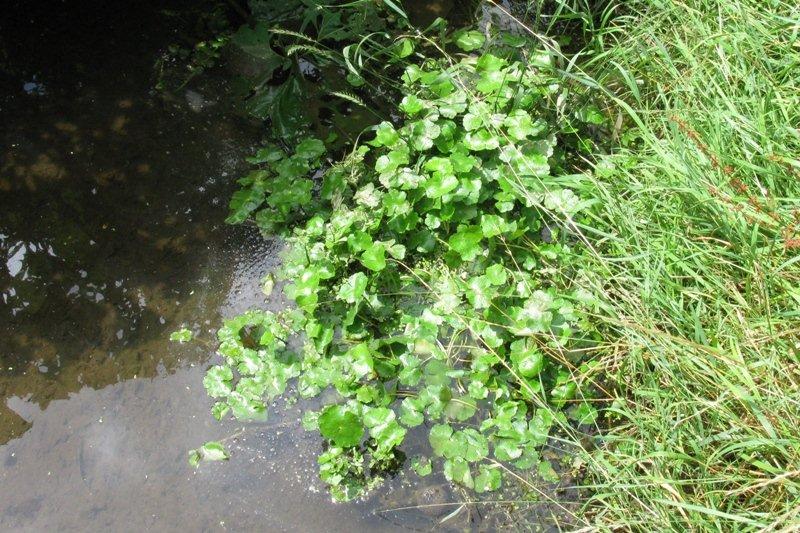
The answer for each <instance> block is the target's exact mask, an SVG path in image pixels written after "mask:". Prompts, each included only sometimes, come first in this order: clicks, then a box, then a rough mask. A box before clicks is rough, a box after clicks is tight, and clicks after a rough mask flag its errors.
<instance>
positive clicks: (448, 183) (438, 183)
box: [425, 172, 458, 198]
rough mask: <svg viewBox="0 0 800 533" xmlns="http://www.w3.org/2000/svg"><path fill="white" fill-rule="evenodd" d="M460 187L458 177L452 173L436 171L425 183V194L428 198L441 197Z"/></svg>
mask: <svg viewBox="0 0 800 533" xmlns="http://www.w3.org/2000/svg"><path fill="white" fill-rule="evenodd" d="M456 187H458V178H456V177H455V176H454V175H452V174H442V173H441V172H434V173H433V176H431V178H430V179H429V180H428V181H427V182H426V183H425V196H427V197H428V198H441V197H442V196H444V195H445V194H447V193H449V192H451V191H453V190H454V189H455V188H456Z"/></svg>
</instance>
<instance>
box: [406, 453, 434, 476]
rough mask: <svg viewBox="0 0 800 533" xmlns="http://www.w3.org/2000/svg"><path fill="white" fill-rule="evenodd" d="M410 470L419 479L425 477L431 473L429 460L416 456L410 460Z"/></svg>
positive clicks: (431, 468)
mask: <svg viewBox="0 0 800 533" xmlns="http://www.w3.org/2000/svg"><path fill="white" fill-rule="evenodd" d="M411 468H412V469H413V470H414V472H416V473H417V475H418V476H420V477H425V476H427V475H429V474H430V473H431V472H432V471H433V465H432V464H431V460H430V459H428V458H427V457H422V456H421V455H417V456H415V457H414V458H413V459H411Z"/></svg>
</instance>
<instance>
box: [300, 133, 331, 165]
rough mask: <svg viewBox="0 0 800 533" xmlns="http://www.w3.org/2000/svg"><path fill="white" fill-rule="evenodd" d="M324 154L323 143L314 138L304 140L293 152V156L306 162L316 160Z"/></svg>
mask: <svg viewBox="0 0 800 533" xmlns="http://www.w3.org/2000/svg"><path fill="white" fill-rule="evenodd" d="M324 153H325V143H323V142H322V141H320V140H319V139H314V138H310V139H306V140H304V141H303V142H301V143H300V144H298V145H297V149H296V150H295V155H297V156H298V157H302V158H303V159H306V160H308V161H312V160H314V159H317V158H319V157H320V156H321V155H322V154H324Z"/></svg>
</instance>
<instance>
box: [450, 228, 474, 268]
mask: <svg viewBox="0 0 800 533" xmlns="http://www.w3.org/2000/svg"><path fill="white" fill-rule="evenodd" d="M482 239H483V231H481V228H480V226H460V227H459V228H458V231H457V232H456V233H455V235H453V236H452V237H450V240H449V241H448V244H449V245H450V248H452V249H453V250H455V251H456V252H458V254H459V255H460V256H461V259H463V260H464V261H472V260H473V259H475V258H476V257H478V255H479V254H480V253H481V251H482V250H481V247H480V243H481V240H482Z"/></svg>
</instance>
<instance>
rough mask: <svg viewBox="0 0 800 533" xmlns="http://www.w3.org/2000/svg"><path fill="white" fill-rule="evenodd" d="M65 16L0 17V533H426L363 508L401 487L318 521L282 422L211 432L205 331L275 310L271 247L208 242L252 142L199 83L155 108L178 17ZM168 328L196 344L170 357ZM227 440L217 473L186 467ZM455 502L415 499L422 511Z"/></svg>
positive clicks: (252, 239)
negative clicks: (190, 456) (269, 288)
mask: <svg viewBox="0 0 800 533" xmlns="http://www.w3.org/2000/svg"><path fill="white" fill-rule="evenodd" d="M43 4H44V3H43ZM67 4H71V5H69V6H66V7H64V6H62V7H60V8H59V9H58V10H54V11H47V10H46V9H45V7H40V8H39V9H40V10H41V11H40V12H37V7H36V6H31V5H30V4H29V3H27V2H18V3H15V2H12V3H11V7H10V8H9V9H8V10H7V11H6V12H5V13H4V15H3V19H1V20H0V25H1V26H2V27H0V35H2V36H3V39H4V42H3V49H4V51H5V53H4V54H3V55H0V124H1V126H0V530H3V531H46V530H63V531H140V530H154V531H185V530H189V531H216V530H235V531H256V530H258V531H263V530H270V531H273V530H278V531H283V530H286V531H354V530H364V529H371V530H407V529H409V528H418V527H422V528H427V527H430V526H431V524H435V518H431V517H428V516H427V515H426V514H425V513H423V512H421V511H417V510H413V511H410V512H400V513H397V512H396V513H388V514H387V513H380V512H376V510H378V511H379V510H381V509H383V508H386V507H397V506H399V505H398V504H397V498H404V499H405V500H404V501H406V502H408V501H409V500H410V499H413V498H415V497H413V496H412V495H411V493H409V491H412V489H413V488H410V487H409V485H408V484H407V483H405V482H403V481H402V480H395V481H394V482H393V483H390V486H389V488H388V489H385V490H384V491H383V492H382V493H381V494H379V495H377V496H375V497H374V498H373V499H372V500H369V501H366V502H361V503H358V504H355V505H334V504H332V503H331V502H330V500H329V497H328V496H327V494H326V493H325V490H324V487H322V485H321V484H320V482H319V480H318V479H317V474H316V465H315V458H316V455H317V453H318V452H319V450H320V447H321V443H320V442H319V439H318V438H317V437H315V436H314V435H313V434H306V433H304V432H303V431H302V429H301V428H300V424H299V423H298V417H299V413H298V412H297V411H292V410H289V411H288V412H286V413H285V414H276V416H273V418H272V419H271V420H270V421H268V422H266V423H264V424H248V425H246V426H241V425H236V424H234V423H233V422H227V423H222V424H220V423H218V422H217V421H216V420H214V419H213V418H212V417H211V416H210V414H209V409H210V406H211V402H210V400H209V399H208V398H207V396H206V394H205V391H204V390H203V387H202V383H201V380H202V377H203V374H204V371H205V368H206V367H207V366H208V364H209V361H210V360H211V358H212V357H213V339H214V331H213V330H214V328H215V327H216V326H217V325H218V324H219V323H220V321H221V319H222V318H223V317H226V316H231V315H234V314H236V313H238V312H241V311H243V310H244V309H247V308H250V307H265V308H269V307H275V306H278V305H280V304H281V302H277V301H272V302H270V301H266V300H265V299H264V298H263V297H259V295H260V294H261V293H260V291H259V290H258V284H259V280H260V279H261V277H262V276H263V275H264V274H265V273H267V272H269V271H271V270H272V269H274V268H275V266H276V264H277V252H278V245H277V244H271V243H268V242H264V241H263V240H262V239H261V238H260V237H259V236H258V235H257V234H255V232H253V231H249V230H248V229H247V228H231V227H226V226H225V225H224V224H222V220H223V218H224V216H225V204H226V202H227V198H228V197H229V195H230V192H231V185H232V182H233V177H235V176H236V175H237V173H239V172H240V171H242V170H243V168H245V166H244V165H243V157H244V156H245V155H247V154H249V153H251V152H252V149H253V143H254V142H256V141H257V139H258V137H259V129H258V128H257V127H256V126H255V125H253V124H251V123H249V122H248V121H247V120H245V119H243V118H241V117H238V116H236V115H235V114H233V113H232V112H230V109H229V107H228V106H227V104H226V103H225V101H224V98H223V97H222V95H224V94H225V93H226V87H225V86H224V82H222V81H217V80H215V79H214V77H213V75H212V76H208V77H206V78H205V79H204V81H203V82H201V83H200V85H197V86H193V87H192V89H193V90H194V91H195V93H196V94H191V95H190V97H189V98H188V100H187V99H185V98H184V96H185V95H184V94H182V93H181V94H177V95H175V98H172V99H164V98H162V97H161V96H160V95H157V94H155V93H154V92H153V91H152V87H153V84H154V80H153V68H152V67H153V60H154V58H155V57H157V56H158V54H159V51H160V50H163V48H164V47H165V46H166V45H168V44H169V43H171V42H174V40H176V39H178V38H179V36H177V34H176V33H175V32H176V25H177V24H178V22H180V20H179V19H180V18H179V17H177V18H176V16H175V15H174V13H171V12H169V11H167V8H174V9H180V8H182V7H184V6H181V5H180V3H178V2H174V4H175V5H174V6H172V5H167V4H169V3H165V2H137V3H128V4H130V5H127V7H125V8H124V10H120V8H119V7H118V6H116V7H115V3H108V2H71V3H70V2H68V3H67ZM4 9H5V8H4ZM176 21H178V22H176ZM197 95H200V97H201V98H202V100H201V104H202V105H199V106H198V105H197V104H198V98H197ZM190 104H191V105H190ZM182 326H186V327H189V328H190V329H192V330H193V331H194V332H195V334H196V337H197V339H198V341H197V342H193V343H190V344H187V345H177V344H175V343H170V342H169V341H168V340H167V338H168V336H169V333H170V332H171V331H174V330H175V329H178V328H180V327H182ZM275 411H276V413H281V412H282V410H275ZM223 438H230V440H229V441H228V443H229V445H230V447H231V448H232V450H233V452H234V453H233V457H232V459H231V461H230V462H229V463H226V464H207V465H202V466H201V467H200V468H199V469H197V470H195V469H193V468H191V467H190V466H189V465H188V464H187V461H186V453H187V450H188V449H190V448H192V447H196V446H198V445H199V444H201V443H203V442H204V441H207V440H211V439H223ZM392 494H395V495H397V497H394V496H391V495H392ZM452 499H453V496H452V495H450V494H449V492H448V491H447V489H446V488H445V485H444V484H440V485H437V484H436V483H434V484H433V485H431V486H430V487H428V488H426V489H425V502H426V503H435V502H439V501H441V502H444V501H450V500H452ZM390 502H392V503H390ZM412 505H413V502H412ZM445 509H446V507H445ZM439 511H441V509H439ZM446 512H449V511H446Z"/></svg>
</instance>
